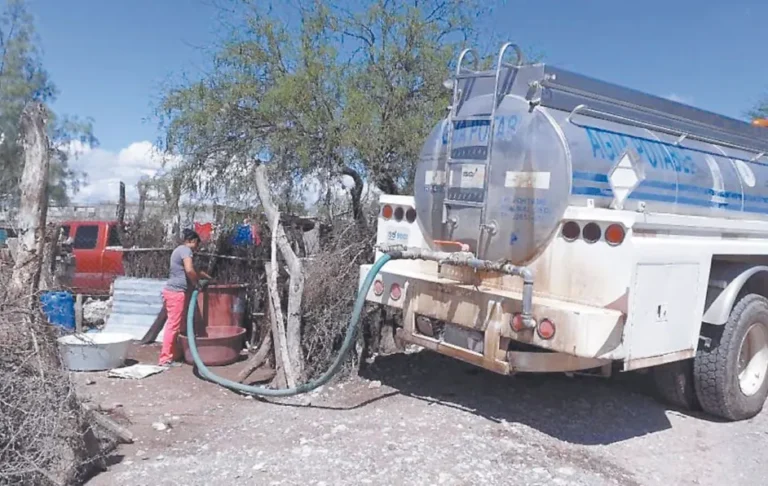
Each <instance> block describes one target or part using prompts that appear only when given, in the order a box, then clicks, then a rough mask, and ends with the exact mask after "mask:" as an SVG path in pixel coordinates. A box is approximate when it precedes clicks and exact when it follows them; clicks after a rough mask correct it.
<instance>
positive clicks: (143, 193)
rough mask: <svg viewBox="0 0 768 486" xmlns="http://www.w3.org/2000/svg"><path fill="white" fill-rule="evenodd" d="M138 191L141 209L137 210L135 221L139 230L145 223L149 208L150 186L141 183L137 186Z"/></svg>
mask: <svg viewBox="0 0 768 486" xmlns="http://www.w3.org/2000/svg"><path fill="white" fill-rule="evenodd" d="M136 189H137V190H138V191H139V207H138V208H137V209H136V218H135V219H134V220H133V225H134V227H135V228H137V229H138V228H139V226H141V223H143V222H144V211H145V210H146V206H147V192H148V191H149V185H148V184H147V183H146V181H139V183H138V184H136Z"/></svg>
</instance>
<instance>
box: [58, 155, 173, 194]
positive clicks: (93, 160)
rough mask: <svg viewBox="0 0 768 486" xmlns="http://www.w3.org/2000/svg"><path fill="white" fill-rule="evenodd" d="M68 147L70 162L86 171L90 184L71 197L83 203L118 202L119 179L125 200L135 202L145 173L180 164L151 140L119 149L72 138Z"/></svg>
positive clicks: (158, 172) (149, 175)
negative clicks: (139, 183) (110, 149)
mask: <svg viewBox="0 0 768 486" xmlns="http://www.w3.org/2000/svg"><path fill="white" fill-rule="evenodd" d="M67 150H68V152H69V153H70V154H71V155H72V159H71V161H70V165H71V166H72V167H73V168H74V169H76V170H80V171H84V172H85V173H86V174H87V184H86V185H85V186H84V187H82V188H81V189H80V191H79V192H78V193H77V194H75V195H74V196H73V197H72V200H73V201H74V202H77V203H80V204H83V203H88V204H93V203H99V202H107V201H109V202H114V201H117V198H118V194H119V187H120V181H122V182H124V183H125V189H126V190H125V192H126V199H128V200H129V201H135V200H136V199H138V193H137V191H136V183H137V182H138V181H139V180H140V179H141V178H142V177H143V176H148V177H152V176H155V175H157V174H160V173H162V172H163V171H164V170H167V169H168V168H170V167H173V166H174V165H175V164H177V163H178V159H176V158H173V157H169V156H167V155H165V154H163V153H162V152H161V151H160V150H159V149H158V148H157V147H156V146H155V145H154V144H152V143H151V142H148V141H141V142H134V143H132V144H130V145H129V146H127V147H125V148H124V149H121V150H120V151H118V152H112V151H108V150H103V149H100V148H90V147H88V146H86V145H83V144H82V143H80V142H78V141H72V142H70V143H69V144H68V147H67ZM164 162H165V165H164V164H163V163H164Z"/></svg>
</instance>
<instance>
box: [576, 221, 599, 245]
mask: <svg viewBox="0 0 768 486" xmlns="http://www.w3.org/2000/svg"><path fill="white" fill-rule="evenodd" d="M601 235H602V230H601V229H600V226H598V224H597V223H587V224H586V225H585V226H584V229H583V230H581V237H582V238H584V241H586V242H587V243H594V242H596V241H597V240H599V239H600V236H601Z"/></svg>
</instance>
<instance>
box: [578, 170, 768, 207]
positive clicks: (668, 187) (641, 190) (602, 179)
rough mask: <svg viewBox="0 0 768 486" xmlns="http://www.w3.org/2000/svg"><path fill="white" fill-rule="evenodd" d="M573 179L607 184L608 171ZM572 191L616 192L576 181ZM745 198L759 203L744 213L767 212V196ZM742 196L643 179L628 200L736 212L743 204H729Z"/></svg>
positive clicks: (580, 174) (586, 193)
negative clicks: (722, 200)
mask: <svg viewBox="0 0 768 486" xmlns="http://www.w3.org/2000/svg"><path fill="white" fill-rule="evenodd" d="M573 180H574V181H586V182H594V183H601V184H607V183H608V176H607V175H606V174H601V173H596V172H582V171H574V172H573ZM653 189H659V190H662V191H676V192H678V193H688V194H691V195H701V196H706V197H707V198H711V197H713V196H718V197H721V198H724V199H726V201H725V202H717V201H712V200H711V199H703V198H702V199H699V198H696V197H687V196H685V195H682V194H681V195H679V196H677V197H675V195H674V194H663V193H657V192H656V191H653ZM649 190H650V191H649ZM571 193H572V194H574V195H582V196H595V197H606V198H609V197H613V191H611V189H610V188H600V187H590V186H582V185H577V184H574V187H573V189H572V190H571ZM743 197H744V200H745V201H746V202H753V203H757V204H758V205H754V204H753V205H747V206H745V207H744V210H743V211H744V212H752V213H768V208H766V207H762V205H763V204H768V198H767V197H761V196H753V195H749V194H745V195H744V196H743ZM741 198H742V194H741V193H739V192H733V191H715V190H713V189H711V188H707V187H700V186H694V185H691V184H679V185H678V184H675V183H673V182H665V181H644V182H643V183H642V184H640V186H639V187H638V189H637V190H635V191H634V192H632V194H630V196H629V199H641V200H647V201H657V202H667V203H678V204H686V205H690V206H700V207H710V208H719V209H725V210H729V211H737V212H741V211H742V210H741V208H740V207H739V208H738V209H736V208H735V207H733V208H729V206H732V205H733V203H734V202H736V201H739V202H740V201H741Z"/></svg>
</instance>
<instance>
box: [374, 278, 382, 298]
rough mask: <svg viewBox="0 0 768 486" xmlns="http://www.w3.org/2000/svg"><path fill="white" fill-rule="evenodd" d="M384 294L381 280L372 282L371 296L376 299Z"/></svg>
mask: <svg viewBox="0 0 768 486" xmlns="http://www.w3.org/2000/svg"><path fill="white" fill-rule="evenodd" d="M383 293H384V283H383V282H382V281H381V280H376V281H375V282H373V295H375V296H376V297H381V294H383Z"/></svg>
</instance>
